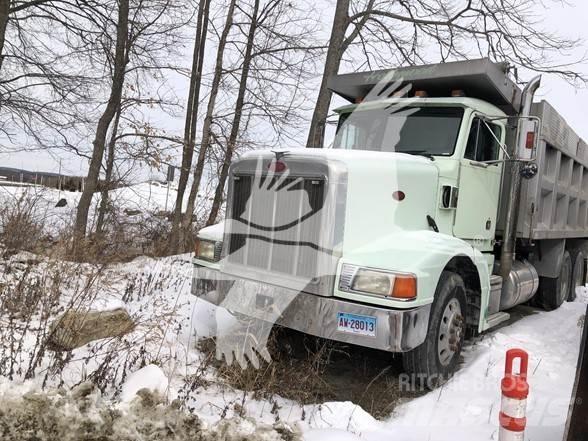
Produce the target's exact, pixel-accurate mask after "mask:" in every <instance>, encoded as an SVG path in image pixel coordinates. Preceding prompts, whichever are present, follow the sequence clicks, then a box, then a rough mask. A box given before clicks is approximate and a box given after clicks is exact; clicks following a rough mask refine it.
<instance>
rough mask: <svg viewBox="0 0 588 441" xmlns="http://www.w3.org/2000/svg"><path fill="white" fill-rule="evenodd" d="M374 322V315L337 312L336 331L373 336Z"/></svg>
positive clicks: (375, 322)
mask: <svg viewBox="0 0 588 441" xmlns="http://www.w3.org/2000/svg"><path fill="white" fill-rule="evenodd" d="M376 324H377V319H376V317H370V316H366V315H356V314H349V313H347V312H338V313H337V331H339V332H346V333H348V334H357V335H366V336H368V337H375V336H376Z"/></svg>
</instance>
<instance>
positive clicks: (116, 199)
mask: <svg viewBox="0 0 588 441" xmlns="http://www.w3.org/2000/svg"><path fill="white" fill-rule="evenodd" d="M176 195H177V190H176V188H175V187H174V186H170V189H169V191H168V188H167V185H165V184H162V183H160V182H157V181H148V182H143V183H140V184H135V185H130V186H127V187H120V188H117V189H115V190H112V191H111V192H110V193H109V198H110V200H111V202H112V203H113V204H114V205H115V206H116V207H118V208H119V209H120V211H121V212H123V213H126V214H127V217H128V218H129V219H133V218H135V220H136V221H139V220H140V219H141V218H142V217H141V216H140V214H144V215H145V214H154V213H159V212H165V211H168V212H169V211H172V210H173V207H174V203H175V200H176ZM80 196H81V193H79V192H69V191H58V190H57V189H54V188H47V187H41V186H32V185H24V186H14V187H13V186H0V206H3V205H7V204H15V203H17V202H18V201H19V200H22V201H30V202H34V204H35V213H36V216H37V218H38V219H39V220H40V221H42V222H43V224H44V225H45V226H46V229H47V232H48V233H49V234H57V233H58V232H60V231H62V230H63V229H64V228H66V227H67V226H69V225H71V224H72V222H73V220H74V217H75V208H76V206H77V204H78V201H79V198H80ZM60 199H65V200H66V201H67V205H66V206H64V207H56V206H55V205H56V204H57V202H58V201H59V200H60ZM99 202H100V194H99V193H96V195H95V196H94V200H93V202H92V205H91V209H90V223H92V222H94V217H95V212H96V207H97V206H98V204H99ZM186 203H187V198H185V201H184V208H185V204H186ZM209 204H210V201H209V200H208V199H207V196H206V195H205V194H204V193H200V194H199V197H198V200H197V210H205V209H206V207H208V205H209ZM134 212H140V213H134Z"/></svg>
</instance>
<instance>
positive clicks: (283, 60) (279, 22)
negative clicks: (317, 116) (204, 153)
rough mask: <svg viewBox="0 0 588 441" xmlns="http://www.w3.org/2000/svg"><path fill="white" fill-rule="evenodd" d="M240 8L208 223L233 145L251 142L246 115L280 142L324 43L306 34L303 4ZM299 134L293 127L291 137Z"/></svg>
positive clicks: (295, 117) (278, 0)
mask: <svg viewBox="0 0 588 441" xmlns="http://www.w3.org/2000/svg"><path fill="white" fill-rule="evenodd" d="M239 9H240V11H241V12H242V14H243V15H244V17H245V20H247V21H248V23H249V26H248V28H247V29H245V27H244V26H243V30H242V32H243V34H244V35H243V37H244V38H245V40H244V43H243V45H242V46H243V48H242V49H239V57H238V60H239V63H238V65H237V66H236V68H235V69H230V68H229V69H228V70H230V71H231V76H234V77H235V80H236V83H237V96H236V99H235V101H234V108H233V112H232V115H230V118H229V122H228V124H227V131H228V132H229V135H228V136H227V137H226V141H224V142H223V143H222V144H223V147H224V148H223V151H222V152H221V158H220V160H219V163H220V166H219V167H218V181H217V185H216V189H215V193H214V199H213V202H212V206H211V208H210V213H209V216H208V220H207V225H211V224H213V223H215V222H216V219H217V217H218V215H219V212H220V209H221V205H222V202H223V196H224V190H225V186H226V181H227V178H228V172H229V166H230V164H231V161H232V159H233V157H234V155H235V153H236V151H237V148H238V147H239V146H246V145H248V144H251V143H249V142H247V140H246V137H247V132H249V131H251V121H255V122H256V123H255V124H253V125H254V126H258V125H259V123H261V121H260V120H263V121H266V122H270V123H271V126H272V129H273V131H274V132H275V133H276V135H277V137H278V139H281V140H282V141H284V142H285V141H286V140H287V138H288V137H287V136H283V135H284V134H285V131H286V130H287V129H288V128H292V127H295V126H297V125H298V124H300V123H301V122H302V115H301V113H302V112H301V110H302V103H301V102H300V100H298V99H297V97H299V96H300V95H301V93H300V92H301V89H302V85H303V84H304V83H305V80H308V79H309V78H311V77H312V75H313V74H314V72H315V70H314V67H315V60H316V59H318V56H319V55H320V54H321V53H322V50H323V49H324V48H323V47H321V46H316V45H315V44H314V41H313V39H312V37H309V36H311V35H312V34H313V27H314V26H315V22H314V21H313V20H312V19H309V18H308V11H309V8H305V7H304V5H303V4H301V5H300V7H299V8H294V7H293V6H292V5H291V4H290V3H288V2H284V1H282V0H262V1H258V0H255V1H254V2H253V4H252V5H251V6H250V8H249V10H244V8H243V6H241V7H240V8H239ZM240 21H241V22H242V21H244V20H240ZM233 72H234V73H233ZM237 73H240V75H237ZM302 98H303V97H302ZM243 122H244V124H243ZM253 136H254V137H255V138H256V140H257V142H256V144H258V146H257V147H261V145H259V144H261V142H260V140H259V138H258V136H259V135H257V134H254V135H253ZM299 136H300V133H296V138H298V137H299ZM222 139H224V137H223V138H222Z"/></svg>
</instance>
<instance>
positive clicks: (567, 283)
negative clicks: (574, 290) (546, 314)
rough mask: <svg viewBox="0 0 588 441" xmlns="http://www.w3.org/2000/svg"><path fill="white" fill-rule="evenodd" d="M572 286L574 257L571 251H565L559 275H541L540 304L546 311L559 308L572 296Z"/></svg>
mask: <svg viewBox="0 0 588 441" xmlns="http://www.w3.org/2000/svg"><path fill="white" fill-rule="evenodd" d="M571 286H572V257H571V256H570V253H569V251H565V252H564V256H563V261H562V263H561V269H560V271H559V276H558V277H555V278H551V277H541V280H540V282H539V293H538V297H537V299H538V301H539V305H540V306H541V307H542V308H543V309H545V310H546V311H553V310H554V309H557V308H559V307H560V306H561V305H562V304H563V302H565V301H566V300H568V298H569V297H570V291H571Z"/></svg>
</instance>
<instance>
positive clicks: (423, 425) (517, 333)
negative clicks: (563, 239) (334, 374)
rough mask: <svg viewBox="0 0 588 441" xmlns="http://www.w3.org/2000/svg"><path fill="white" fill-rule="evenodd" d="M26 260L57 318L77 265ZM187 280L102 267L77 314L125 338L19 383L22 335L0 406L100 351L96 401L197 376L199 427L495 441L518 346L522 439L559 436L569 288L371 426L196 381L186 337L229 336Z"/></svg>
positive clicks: (52, 382)
mask: <svg viewBox="0 0 588 441" xmlns="http://www.w3.org/2000/svg"><path fill="white" fill-rule="evenodd" d="M29 257H31V255H30V253H28V254H24V253H22V254H21V255H17V256H12V258H11V259H13V261H15V262H16V261H25V260H29ZM37 258H38V260H39V263H37V264H35V265H36V266H35V267H34V268H33V270H32V271H33V272H34V273H35V274H38V275H39V277H41V276H43V275H45V277H47V276H48V275H51V274H53V273H52V272H51V271H50V269H51V268H52V265H56V264H57V265H59V267H58V268H57V271H58V272H59V273H60V274H63V275H64V277H66V278H67V284H66V285H65V286H64V290H63V292H62V297H61V298H60V300H59V302H60V303H59V304H58V305H56V307H55V308H56V310H57V311H59V310H63V308H65V307H66V305H67V304H68V302H70V301H71V299H72V298H73V297H75V296H76V293H79V292H78V291H77V288H76V287H79V286H84V283H85V281H86V280H87V278H88V277H89V276H90V275H92V274H94V271H95V268H94V267H93V266H92V265H89V264H74V263H70V262H57V263H56V262H52V261H50V260H48V259H45V258H42V257H37ZM11 262H12V261H11ZM10 265H12V267H11V271H12V272H11V273H6V272H2V274H0V285H2V286H6V284H9V283H11V280H13V278H14V277H16V276H15V274H18V271H19V270H18V268H16V269H15V266H14V265H15V264H14V263H10ZM192 269H193V268H192V263H191V256H190V255H181V256H171V257H167V258H161V259H153V258H147V257H140V258H137V259H135V260H133V261H132V262H129V263H124V264H116V265H111V266H109V267H108V268H107V269H106V270H104V271H103V272H101V273H99V274H98V277H97V278H96V280H95V287H94V290H93V291H92V298H91V301H90V302H89V303H88V305H89V307H90V308H91V309H97V310H105V309H113V308H115V307H120V306H121V305H122V306H124V307H125V308H126V309H127V310H128V311H129V313H130V314H131V316H132V317H133V318H134V319H135V320H136V321H137V323H138V326H137V328H136V329H135V330H134V331H133V332H132V333H131V334H129V335H127V336H125V337H124V339H122V340H120V341H117V340H115V341H97V342H92V343H90V344H89V345H87V346H85V347H83V348H79V349H76V350H74V351H72V353H71V356H70V358H68V361H67V363H66V365H65V367H64V369H63V371H62V372H60V373H58V374H55V375H51V372H52V371H51V367H52V366H53V365H52V362H53V360H52V356H51V355H45V356H43V357H42V358H41V361H40V365H39V366H38V368H37V370H36V374H35V376H34V377H33V378H32V379H30V380H29V379H27V380H25V378H24V377H25V375H24V374H25V372H26V368H27V366H28V362H29V358H28V355H27V354H29V353H30V354H34V353H35V344H36V342H35V339H34V338H30V336H29V337H27V338H25V339H23V348H22V357H21V358H20V359H18V360H17V362H19V363H21V364H22V365H21V368H22V369H16V370H15V372H16V373H15V375H14V376H13V378H12V380H7V379H5V378H0V398H6V397H17V396H22V395H23V394H24V393H26V392H27V391H30V390H35V389H38V388H40V387H41V386H42V385H43V383H46V386H47V387H49V388H54V387H58V386H60V385H63V386H64V387H66V388H67V387H72V386H74V385H76V384H78V383H80V381H83V380H84V379H85V378H88V376H89V375H91V374H92V373H93V372H96V370H97V369H98V368H99V367H100V366H101V364H103V363H106V361H108V360H107V359H106V358H105V355H104V354H106V353H109V351H110V353H113V352H114V353H115V359H114V360H112V361H111V365H110V368H109V370H108V371H107V374H108V375H107V378H108V382H107V383H106V384H105V389H104V394H105V395H104V396H105V399H109V400H112V401H113V402H120V403H122V404H121V406H122V408H123V409H124V405H126V404H127V403H131V402H133V399H134V397H135V396H136V393H137V392H138V391H139V390H140V389H143V388H147V389H150V390H154V391H156V392H158V393H160V394H162V395H163V396H164V397H165V398H166V399H167V401H168V402H172V401H173V400H174V399H175V398H176V397H178V396H179V394H180V391H182V389H183V388H184V386H185V385H186V381H187V379H189V378H192V377H194V376H202V378H203V380H204V381H203V382H202V384H201V385H198V386H197V387H196V388H195V389H194V390H190V391H189V394H188V396H186V397H184V398H185V400H186V408H188V409H191V410H192V411H193V412H194V413H195V414H196V415H197V416H198V417H199V418H200V419H201V420H203V421H204V422H206V423H207V424H209V425H211V426H214V425H216V424H218V423H219V422H221V421H223V420H225V419H227V418H232V417H236V416H238V415H239V414H240V413H241V412H238V411H237V410H236V409H237V408H242V409H243V410H242V413H243V414H244V415H246V416H247V418H253V419H254V420H255V421H257V422H258V423H262V424H270V425H271V424H274V423H275V422H276V421H277V420H279V421H280V422H282V423H286V424H288V425H290V426H292V427H297V428H298V429H299V430H301V431H302V433H303V435H304V438H305V439H306V440H309V441H314V440H327V441H330V440H332V441H335V440H336V441H345V440H368V441H384V440H386V441H389V440H401V441H412V440H414V441H417V440H418V441H421V440H430V441H444V440H452V441H456V440H457V441H460V440H463V441H466V440H467V441H478V440H479V441H482V440H484V441H486V440H496V439H497V428H498V412H499V406H500V389H499V384H500V379H501V378H502V376H503V373H504V356H505V352H506V351H507V350H508V349H510V348H514V347H520V348H523V349H525V350H526V351H528V353H529V356H530V372H529V384H530V397H529V404H528V414H527V417H528V429H527V436H528V439H530V440H532V441H554V440H558V439H561V437H562V434H563V430H564V424H565V421H566V418H567V413H568V405H569V402H570V397H571V392H572V387H573V381H574V377H575V369H576V362H577V356H578V350H579V345H580V338H581V333H582V328H581V325H580V322H581V317H582V316H583V315H584V314H585V312H586V303H588V288H584V289H579V290H578V299H577V301H576V302H573V303H566V304H564V305H563V306H562V307H561V308H559V309H558V310H556V311H552V312H545V311H540V310H537V309H532V308H528V307H519V308H516V309H515V310H514V311H513V318H512V319H511V320H510V322H508V323H507V324H505V325H503V326H502V327H500V328H499V329H496V330H493V331H490V332H487V333H485V334H483V335H482V336H481V337H479V338H478V339H477V340H476V341H475V342H474V343H473V344H470V345H468V346H466V348H465V350H464V361H463V365H462V366H461V368H460V370H459V372H458V373H457V374H456V376H455V377H454V378H453V379H452V380H451V381H450V382H449V383H448V384H446V385H445V386H444V387H442V388H441V389H438V390H435V391H432V392H429V393H427V394H425V395H423V396H421V397H420V398H416V399H412V400H410V401H407V402H404V403H403V404H401V405H399V406H398V407H396V409H395V411H394V413H393V414H392V415H390V416H389V417H388V418H385V419H383V420H377V419H376V418H374V417H373V416H371V415H370V414H369V413H368V412H366V411H365V410H364V409H362V408H361V407H359V406H357V405H356V404H354V403H351V402H324V403H319V404H312V405H304V406H302V405H300V404H298V403H296V402H293V401H291V400H287V399H284V398H281V397H275V398H274V400H273V401H270V400H267V399H262V398H258V397H256V396H254V395H253V394H251V393H245V392H243V391H239V390H235V389H233V388H231V387H230V386H228V385H226V384H224V383H223V381H222V380H221V379H219V378H218V377H217V375H216V371H215V369H214V368H213V367H208V368H206V369H205V370H204V371H202V360H203V357H204V354H203V353H201V352H200V350H199V349H198V348H197V346H196V344H195V342H196V339H197V337H203V336H209V335H214V333H215V329H216V327H217V326H218V325H220V326H230V325H231V322H232V321H233V320H234V318H233V317H232V316H231V315H230V314H229V313H228V312H227V311H225V310H223V309H222V308H217V307H215V306H213V305H211V304H209V303H207V302H205V301H202V300H199V299H196V298H195V297H193V296H192V295H191V294H190V286H191V277H192ZM1 319H2V317H1V316H0V320H1ZM40 320H41V319H40V318H39V319H35V321H34V323H32V328H37V327H39V326H42V325H43V324H42V322H41V321H40ZM126 353H128V354H129V355H128V356H127V355H125V354H126ZM367 361H369V360H367ZM124 371H126V373H125V374H124V375H123V372H124ZM19 372H20V373H19ZM248 424H249V423H248V422H247V421H245V422H243V423H242V426H243V427H241V429H239V430H242V431H243V433H247V430H248V429H247V427H249V426H248ZM235 430H236V429H235Z"/></svg>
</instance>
